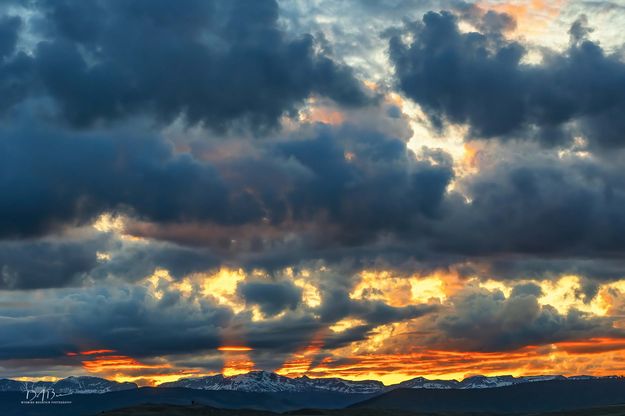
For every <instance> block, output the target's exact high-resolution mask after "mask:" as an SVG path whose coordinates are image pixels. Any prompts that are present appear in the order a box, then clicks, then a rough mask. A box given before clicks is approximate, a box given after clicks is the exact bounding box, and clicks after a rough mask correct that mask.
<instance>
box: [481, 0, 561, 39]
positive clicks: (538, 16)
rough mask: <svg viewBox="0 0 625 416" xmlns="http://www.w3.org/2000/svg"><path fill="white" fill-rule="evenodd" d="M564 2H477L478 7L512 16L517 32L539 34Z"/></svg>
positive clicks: (559, 0)
mask: <svg viewBox="0 0 625 416" xmlns="http://www.w3.org/2000/svg"><path fill="white" fill-rule="evenodd" d="M565 3H566V0H553V1H546V0H521V1H511V2H508V3H500V4H491V3H489V2H488V1H482V2H480V3H478V7H480V8H481V9H484V10H495V11H497V12H500V13H506V14H508V15H510V16H512V17H513V18H514V20H515V21H516V23H517V29H516V30H517V33H522V34H523V35H530V36H540V35H541V34H543V33H545V32H546V31H547V30H548V28H549V25H550V24H551V23H552V22H553V21H554V20H555V19H556V18H557V17H558V16H559V15H560V12H561V10H562V7H563V6H564V4H565Z"/></svg>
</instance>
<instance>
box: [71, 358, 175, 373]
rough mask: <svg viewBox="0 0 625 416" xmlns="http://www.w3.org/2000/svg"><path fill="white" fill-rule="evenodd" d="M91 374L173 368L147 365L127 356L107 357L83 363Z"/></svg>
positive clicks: (164, 365)
mask: <svg viewBox="0 0 625 416" xmlns="http://www.w3.org/2000/svg"><path fill="white" fill-rule="evenodd" d="M82 365H83V367H84V368H85V370H87V371H88V372H90V373H102V372H109V371H115V372H119V371H120V370H145V369H152V368H171V365H170V364H145V363H142V362H140V361H138V360H135V359H134V358H131V357H127V356H125V355H106V356H100V357H95V358H93V359H91V360H85V361H83V362H82Z"/></svg>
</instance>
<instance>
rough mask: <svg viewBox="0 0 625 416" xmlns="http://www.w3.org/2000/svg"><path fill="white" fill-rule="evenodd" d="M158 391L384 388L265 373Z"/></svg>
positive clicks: (378, 384) (202, 379)
mask: <svg viewBox="0 0 625 416" xmlns="http://www.w3.org/2000/svg"><path fill="white" fill-rule="evenodd" d="M159 387H186V388H192V389H201V390H237V391H246V392H271V393H274V392H311V391H331V392H337V393H362V394H366V393H377V392H379V391H381V390H382V389H383V388H384V384H382V383H381V382H379V381H373V380H365V381H350V380H343V379H340V378H309V377H307V376H303V377H298V378H290V377H286V376H282V375H279V374H276V373H271V372H267V371H252V372H249V373H247V374H239V375H235V376H230V377H225V376H222V375H215V376H207V377H199V378H185V379H180V380H178V381H174V382H169V383H163V384H161V385H160V386H159Z"/></svg>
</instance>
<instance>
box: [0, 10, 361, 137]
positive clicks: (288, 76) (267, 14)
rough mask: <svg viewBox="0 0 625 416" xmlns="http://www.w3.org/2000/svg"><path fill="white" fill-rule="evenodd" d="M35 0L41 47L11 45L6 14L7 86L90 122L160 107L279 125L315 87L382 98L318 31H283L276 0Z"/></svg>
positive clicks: (160, 114) (14, 22) (228, 123)
mask: <svg viewBox="0 0 625 416" xmlns="http://www.w3.org/2000/svg"><path fill="white" fill-rule="evenodd" d="M25 8H26V9H28V12H29V13H30V14H32V15H33V17H32V18H31V21H32V25H31V26H32V28H33V31H35V32H36V35H37V36H38V37H39V38H41V39H42V41H41V42H39V43H38V44H37V45H36V46H35V47H34V50H33V52H32V54H28V55H26V54H24V53H23V52H18V53H11V52H13V51H14V49H15V43H16V32H17V30H18V29H19V27H20V18H19V17H11V18H8V19H5V21H3V23H2V33H5V36H3V44H2V46H1V49H0V52H1V53H2V55H6V58H5V60H4V61H3V63H2V65H1V66H0V68H1V70H2V72H7V73H12V72H13V71H15V74H14V78H15V79H14V81H13V83H12V84H11V85H6V89H7V90H8V91H7V92H10V90H13V89H16V87H17V89H21V90H22V91H20V93H21V96H22V97H21V98H23V97H25V96H29V95H34V96H37V97H41V96H43V97H49V98H51V99H52V100H53V101H54V102H55V103H56V104H57V105H58V112H59V113H60V115H61V117H62V118H63V119H65V120H67V121H68V122H70V123H72V124H75V125H78V126H89V125H93V124H94V123H97V122H100V121H112V120H117V119H122V118H129V117H131V116H133V115H137V116H141V115H152V116H154V117H155V118H156V119H158V120H160V121H164V122H167V121H171V120H173V119H175V118H177V117H178V116H184V117H185V119H187V120H188V121H189V122H190V123H197V122H203V123H205V124H206V125H208V126H211V127H214V128H217V129H225V128H228V127H232V126H233V122H235V121H237V120H238V121H240V122H243V124H246V123H247V124H248V125H251V126H252V127H256V128H267V127H274V126H276V125H277V124H278V121H279V118H280V117H281V116H282V115H284V114H293V112H294V111H295V110H296V108H297V107H298V106H299V105H300V104H301V103H302V102H303V100H304V99H306V98H307V97H309V96H310V95H320V96H325V97H329V98H331V99H334V100H336V101H337V102H338V103H341V104H344V105H347V106H360V105H363V104H366V103H367V102H368V101H369V100H370V99H369V98H368V97H367V95H366V94H365V92H364V89H363V88H362V87H361V85H360V83H359V81H357V80H356V79H355V78H354V76H353V74H352V72H351V70H350V69H349V67H347V66H345V65H342V64H340V63H337V62H335V61H333V60H332V59H330V58H329V57H327V56H325V55H324V54H323V53H322V52H320V51H319V50H318V48H317V47H316V46H315V41H314V38H313V37H312V36H310V35H308V34H299V35H294V34H287V33H285V32H284V31H283V30H282V28H281V27H280V25H279V23H278V15H279V10H278V5H277V3H276V2H275V1H272V0H267V1H265V0H263V1H256V2H253V3H249V2H245V1H234V2H223V1H195V0H189V1H185V2H184V3H180V4H178V5H177V6H172V5H171V4H169V3H168V2H165V1H158V2H145V1H132V2H124V1H113V2H100V1H96V2H89V3H83V2H77V1H62V2H55V1H52V2H49V1H44V0H42V1H33V2H30V3H28V4H27V5H26V6H25ZM17 67H19V69H20V70H21V71H20V72H19V73H18V72H17V71H16V69H17ZM24 69H26V71H24ZM7 75H9V74H7ZM17 98H18V97H12V96H11V95H9V96H8V97H4V99H3V101H5V105H8V104H9V100H10V99H17Z"/></svg>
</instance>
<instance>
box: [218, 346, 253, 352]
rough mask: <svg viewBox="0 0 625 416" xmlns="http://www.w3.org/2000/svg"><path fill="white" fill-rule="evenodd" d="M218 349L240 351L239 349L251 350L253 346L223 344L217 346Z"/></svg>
mask: <svg viewBox="0 0 625 416" xmlns="http://www.w3.org/2000/svg"><path fill="white" fill-rule="evenodd" d="M217 350H218V351H225V352H237V351H238V352H240V351H252V350H253V348H250V347H244V346H223V347H219V348H217Z"/></svg>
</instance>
